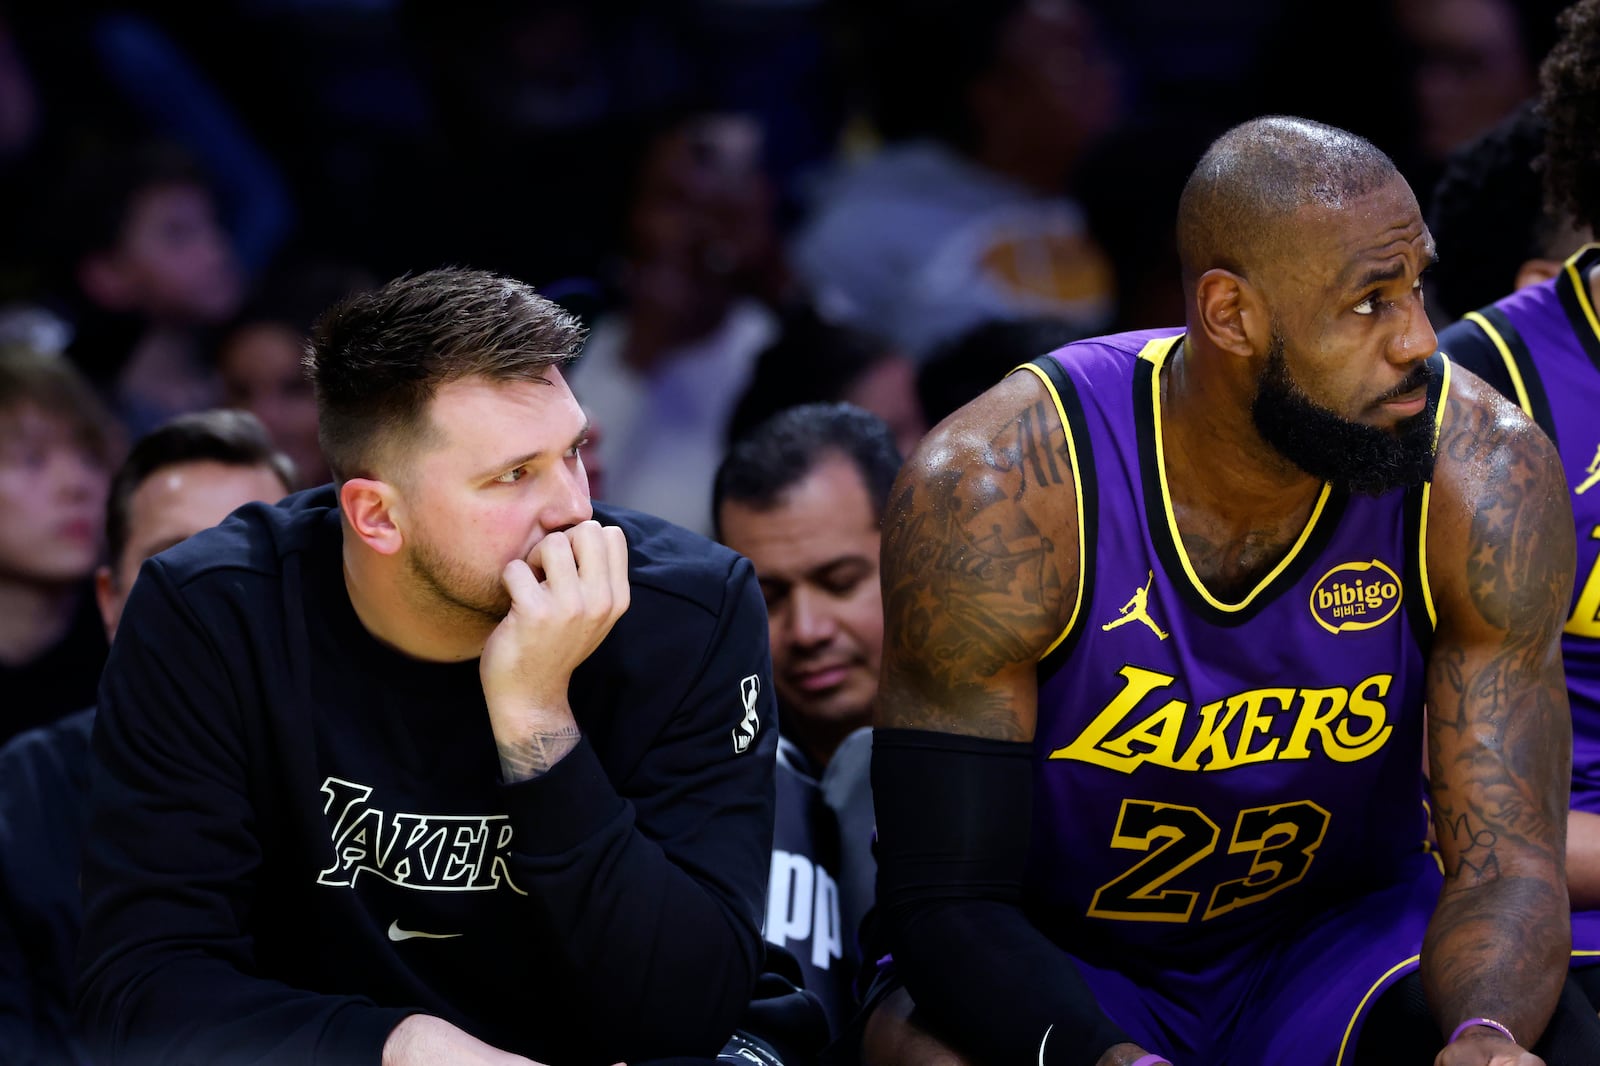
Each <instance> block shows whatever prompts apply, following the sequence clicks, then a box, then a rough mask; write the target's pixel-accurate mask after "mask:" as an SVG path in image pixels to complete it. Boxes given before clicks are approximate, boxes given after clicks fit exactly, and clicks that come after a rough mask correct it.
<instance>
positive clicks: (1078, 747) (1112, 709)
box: [1050, 665, 1184, 774]
mask: <svg viewBox="0 0 1600 1066" xmlns="http://www.w3.org/2000/svg"><path fill="white" fill-rule="evenodd" d="M1117 673H1118V674H1120V675H1121V676H1122V678H1123V680H1124V681H1125V682H1126V683H1125V684H1124V685H1123V687H1122V691H1121V692H1119V693H1117V696H1116V698H1115V699H1113V700H1112V701H1111V702H1110V703H1108V704H1106V707H1105V710H1103V711H1101V712H1100V713H1099V714H1097V715H1095V718H1094V721H1092V722H1090V723H1089V728H1087V729H1085V730H1084V731H1083V732H1082V733H1079V734H1078V737H1077V739H1075V740H1074V741H1073V742H1072V743H1071V744H1068V745H1067V746H1066V747H1064V748H1057V749H1056V750H1055V751H1052V752H1051V753H1050V758H1052V759H1076V760H1078V761H1079V762H1088V763H1094V764H1095V765H1096V766H1104V767H1106V768H1107V769H1108V770H1117V771H1120V772H1121V773H1125V774H1131V773H1132V772H1133V771H1134V770H1135V769H1137V768H1138V766H1139V764H1140V763H1142V762H1144V760H1145V758H1146V757H1147V753H1145V752H1140V753H1138V754H1132V753H1131V752H1130V753H1128V754H1126V755H1124V756H1122V757H1118V756H1117V755H1115V754H1113V753H1111V752H1107V751H1103V750H1101V744H1102V742H1103V741H1105V739H1106V738H1107V737H1108V736H1110V735H1111V732H1112V730H1114V729H1115V728H1116V727H1117V726H1118V725H1119V724H1120V723H1121V722H1122V720H1123V719H1124V718H1126V717H1128V715H1130V714H1132V713H1133V710H1134V708H1136V707H1138V706H1139V704H1140V702H1141V701H1143V700H1144V698H1145V697H1146V696H1148V695H1150V694H1151V693H1152V692H1155V691H1157V690H1159V689H1163V688H1166V687H1167V686H1168V685H1170V684H1172V682H1173V681H1175V680H1177V679H1176V678H1174V677H1171V676H1170V675H1168V674H1162V673H1157V672H1156V671H1154V670H1143V669H1140V668H1139V667H1137V666H1132V665H1129V666H1124V667H1123V668H1122V669H1121V670H1118V671H1117ZM1175 705H1176V706H1177V707H1179V708H1182V707H1183V706H1184V705H1183V704H1181V703H1177V704H1175ZM1171 706H1174V704H1168V707H1171ZM1166 709H1167V708H1162V710H1160V711H1157V712H1156V713H1155V714H1153V715H1151V716H1150V718H1147V719H1145V721H1146V722H1149V721H1151V720H1153V719H1155V718H1158V717H1160V716H1161V715H1162V714H1163V712H1165V711H1166ZM1181 716H1182V711H1181V710H1180V711H1179V712H1178V717H1179V718H1181ZM1141 724H1142V723H1141ZM1135 728H1137V727H1135ZM1118 739H1119V740H1121V739H1123V738H1118Z"/></svg>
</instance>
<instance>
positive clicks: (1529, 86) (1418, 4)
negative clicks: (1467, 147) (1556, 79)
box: [1399, 0, 1539, 159]
mask: <svg viewBox="0 0 1600 1066" xmlns="http://www.w3.org/2000/svg"><path fill="white" fill-rule="evenodd" d="M1514 2H1515V0H1399V16H1400V22H1401V25H1402V26H1403V27H1404V29H1405V31H1406V34H1407V36H1408V37H1409V38H1410V40H1411V42H1412V43H1413V44H1414V45H1415V47H1416V48H1417V50H1418V52H1419V55H1418V58H1417V68H1416V74H1415V75H1414V80H1413V84H1414V86H1415V91H1416V99H1417V114H1418V118H1419V120H1420V123H1421V128H1420V130H1419V131H1418V132H1419V133H1420V135H1421V138H1422V147H1423V150H1424V151H1425V152H1426V153H1427V155H1428V156H1429V158H1432V159H1443V158H1444V157H1445V156H1446V155H1447V154H1449V152H1450V150H1451V149H1453V148H1456V147H1458V146H1460V145H1462V144H1465V143H1466V142H1467V141H1469V140H1471V139H1472V138H1473V137H1475V136H1477V135H1478V134H1480V133H1482V132H1483V131H1485V130H1487V129H1488V128H1489V127H1490V126H1493V125H1494V124H1495V123H1496V122H1498V121H1500V120H1501V119H1502V118H1505V117H1506V116H1507V115H1509V114H1511V112H1512V111H1514V110H1516V108H1517V107H1518V106H1520V105H1521V104H1522V102H1523V101H1524V100H1526V99H1528V98H1529V97H1530V96H1533V95H1534V94H1535V93H1537V91H1538V88H1539V86H1538V72H1537V71H1536V70H1534V69H1533V67H1532V66H1531V65H1530V64H1529V62H1528V60H1527V58H1526V57H1525V56H1524V54H1523V48H1522V43H1521V37H1520V31H1519V27H1518V25H1517V18H1516V14H1515V9H1514V7H1513V6H1512V5H1513V3H1514Z"/></svg>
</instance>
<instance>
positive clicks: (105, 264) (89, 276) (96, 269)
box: [78, 252, 137, 311]
mask: <svg viewBox="0 0 1600 1066" xmlns="http://www.w3.org/2000/svg"><path fill="white" fill-rule="evenodd" d="M78 287H79V288H81V289H82V290H83V292H84V295H85V296H87V297H89V299H90V300H92V301H94V303H95V304H96V305H97V306H99V307H103V308H105V309H106V310H107V311H126V310H128V309H129V308H131V307H133V306H134V304H135V303H136V302H137V298H136V294H135V292H134V283H133V279H132V278H131V277H129V275H128V271H127V268H126V267H124V266H123V265H122V263H121V261H120V260H119V259H118V257H117V254H116V253H115V252H90V253H89V254H88V255H86V256H84V257H83V259H82V260H80V261H79V263H78Z"/></svg>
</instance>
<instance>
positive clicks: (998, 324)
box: [917, 318, 1086, 425]
mask: <svg viewBox="0 0 1600 1066" xmlns="http://www.w3.org/2000/svg"><path fill="white" fill-rule="evenodd" d="M1085 336H1086V334H1085V333H1084V332H1083V331H1082V330H1081V329H1079V328H1078V327H1076V326H1074V325H1072V324H1071V323H1070V322H1063V321H1061V320H1060V319H1058V318H1019V319H1004V318H1002V319H993V320H991V321H988V322H982V323H979V324H978V325H975V326H973V327H972V328H971V329H969V330H967V331H966V332H964V333H962V334H961V335H959V336H957V337H953V338H951V339H950V340H949V341H947V342H945V343H944V344H942V345H940V347H939V348H938V349H937V350H936V351H935V352H934V354H933V356H932V357H931V358H929V360H928V361H927V362H926V363H924V364H923V365H922V367H921V369H920V370H919V371H918V372H917V395H918V397H919V398H920V400H921V402H922V409H923V410H924V411H926V412H927V415H928V422H929V423H930V424H934V425H937V424H938V423H939V422H941V421H943V420H944V418H945V416H946V415H948V414H950V413H951V412H952V411H954V410H955V409H956V408H958V407H960V406H961V405H962V404H964V403H966V402H967V401H968V400H972V399H975V398H976V397H977V396H978V394H979V393H982V392H984V391H985V390H986V389H988V388H990V387H991V386H993V385H995V384H997V383H998V382H999V381H1000V379H1001V378H1003V377H1005V376H1006V375H1007V374H1009V373H1011V371H1013V370H1015V369H1016V368H1017V367H1019V366H1021V365H1022V364H1023V363H1026V362H1028V361H1029V360H1030V359H1036V358H1038V357H1039V356H1041V355H1044V354H1045V353H1046V352H1053V351H1055V350H1056V349H1057V348H1061V347H1064V346H1065V345H1068V344H1071V343H1072V342H1073V341H1076V340H1082V339H1083V338H1084V337H1085Z"/></svg>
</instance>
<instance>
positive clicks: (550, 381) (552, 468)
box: [394, 367, 594, 627]
mask: <svg viewBox="0 0 1600 1066" xmlns="http://www.w3.org/2000/svg"><path fill="white" fill-rule="evenodd" d="M428 414H429V420H430V421H431V423H432V428H431V433H430V434H429V435H428V436H427V437H425V438H424V441H423V443H422V444H421V446H420V447H419V448H417V449H416V450H415V451H414V452H413V453H412V454H411V455H409V456H406V457H404V458H402V459H400V460H397V462H396V466H397V469H398V472H399V477H398V478H397V479H396V480H395V482H394V484H396V485H397V486H398V487H399V490H400V496H401V499H400V501H399V502H398V504H397V505H396V521H397V523H398V524H399V526H400V529H401V533H402V536H403V538H404V543H403V545H402V548H401V551H403V552H405V553H406V554H405V559H404V562H405V567H406V572H407V575H408V587H407V589H406V595H407V596H408V597H409V598H410V600H411V602H412V603H413V605H414V606H416V607H417V608H418V609H422V610H426V609H430V608H437V607H439V606H441V605H442V606H445V607H446V609H447V610H450V611H451V612H452V613H454V614H456V615H460V616H465V617H468V618H471V619H472V620H474V621H477V622H481V623H483V624H484V625H485V626H486V627H487V626H492V625H494V624H496V623H498V622H499V621H500V619H502V618H504V617H505V615H506V612H507V611H508V610H510V609H511V599H510V595H509V594H508V593H507V592H506V590H505V586H504V585H503V584H502V583H501V580H500V572H501V571H502V570H503V569H504V568H505V565H506V563H508V562H510V561H511V560H512V559H527V558H529V556H531V555H532V553H533V549H534V547H535V546H536V545H537V544H538V543H539V542H540V541H541V540H543V539H544V538H545V535H546V534H548V533H551V532H554V531H556V530H564V529H570V528H571V527H573V526H575V525H577V524H578V523H579V522H583V521H587V520H588V519H589V518H591V517H593V515H594V509H593V507H592V506H591V505H590V503H589V480H588V478H587V476H586V475H585V472H584V468H583V459H582V457H581V456H580V455H579V451H580V449H581V448H582V447H583V445H584V444H585V442H586V439H587V432H588V423H587V420H586V419H585V417H584V414H583V411H582V409H581V408H579V406H578V401H577V400H576V399H575V398H574V397H573V395H572V392H571V390H570V389H568V388H567V384H566V380H565V379H564V378H563V377H562V376H561V371H559V370H557V369H556V368H554V367H550V368H548V369H546V370H545V372H544V380H542V381H508V382H495V381H489V380H487V379H484V378H465V379H462V380H459V381H452V382H450V383H448V384H446V385H443V386H441V387H440V388H439V390H438V392H437V393H435V395H434V398H433V401H432V403H431V404H430V406H429V409H428ZM401 464H403V466H402V465H401Z"/></svg>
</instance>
